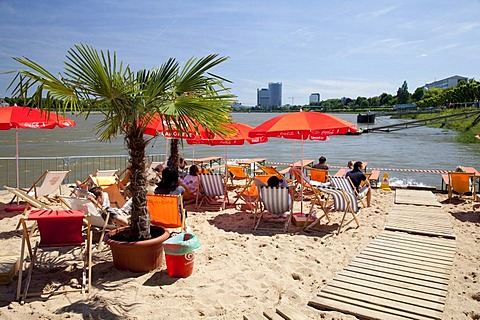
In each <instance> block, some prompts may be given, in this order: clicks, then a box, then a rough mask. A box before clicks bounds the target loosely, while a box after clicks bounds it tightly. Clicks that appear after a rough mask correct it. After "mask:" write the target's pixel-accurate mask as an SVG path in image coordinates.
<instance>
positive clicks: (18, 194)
mask: <svg viewBox="0 0 480 320" xmlns="http://www.w3.org/2000/svg"><path fill="white" fill-rule="evenodd" d="M3 187H4V188H5V189H6V190H7V191H8V192H10V193H11V194H13V195H14V197H15V198H17V199H21V200H23V201H25V202H26V203H27V204H28V205H27V206H25V209H24V210H23V215H24V216H28V210H30V209H31V208H35V209H41V210H49V209H52V207H51V206H50V205H47V204H45V203H43V202H41V201H40V200H37V199H35V197H33V196H31V195H29V194H28V193H27V192H26V191H24V190H22V189H19V188H11V187H8V186H3ZM35 226H36V224H34V225H33V226H32V228H31V231H30V236H32V235H33V233H34V232H35ZM20 227H21V222H20V221H18V223H17V227H16V228H15V230H18V229H19V228H20Z"/></svg>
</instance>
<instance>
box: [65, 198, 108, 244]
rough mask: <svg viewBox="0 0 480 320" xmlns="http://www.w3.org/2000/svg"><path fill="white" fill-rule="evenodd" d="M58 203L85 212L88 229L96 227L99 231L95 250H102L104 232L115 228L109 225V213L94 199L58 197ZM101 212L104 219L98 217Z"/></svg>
mask: <svg viewBox="0 0 480 320" xmlns="http://www.w3.org/2000/svg"><path fill="white" fill-rule="evenodd" d="M59 199H60V201H61V202H62V204H63V205H64V206H65V207H67V208H68V209H72V210H83V211H85V219H84V221H85V223H87V220H86V219H87V215H88V216H89V217H90V227H91V228H92V229H93V228H94V227H97V228H99V229H100V232H101V233H100V239H99V240H98V245H97V249H98V250H102V249H103V245H104V242H103V241H104V238H105V232H106V230H113V229H115V228H117V226H116V225H115V224H109V223H108V221H109V220H110V212H109V211H107V210H105V209H104V208H103V207H102V206H101V205H100V204H99V203H98V202H97V201H96V200H95V199H88V198H85V197H77V196H60V198H59ZM99 211H101V212H103V214H104V216H105V219H104V218H103V217H102V216H100V215H98V212H99Z"/></svg>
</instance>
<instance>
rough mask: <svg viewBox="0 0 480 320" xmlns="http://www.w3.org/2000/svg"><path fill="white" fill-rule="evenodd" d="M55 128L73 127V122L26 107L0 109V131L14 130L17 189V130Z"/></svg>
mask: <svg viewBox="0 0 480 320" xmlns="http://www.w3.org/2000/svg"><path fill="white" fill-rule="evenodd" d="M56 126H58V127H60V128H67V127H73V126H75V121H73V120H71V119H68V118H65V117H63V116H60V115H58V114H56V113H55V112H48V111H45V110H40V109H34V108H28V107H17V106H13V107H1V108H0V130H10V129H13V128H15V159H16V167H17V188H18V187H19V175H18V129H19V128H20V129H53V128H55V127H56Z"/></svg>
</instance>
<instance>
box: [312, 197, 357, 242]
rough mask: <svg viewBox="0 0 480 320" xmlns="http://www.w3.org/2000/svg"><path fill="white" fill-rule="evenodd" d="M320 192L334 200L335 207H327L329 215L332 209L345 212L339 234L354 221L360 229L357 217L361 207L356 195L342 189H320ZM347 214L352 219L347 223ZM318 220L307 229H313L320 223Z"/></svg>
mask: <svg viewBox="0 0 480 320" xmlns="http://www.w3.org/2000/svg"><path fill="white" fill-rule="evenodd" d="M320 191H321V192H324V193H326V194H328V195H329V196H330V197H332V199H333V207H325V210H326V212H327V213H328V212H329V210H330V209H334V210H336V211H340V212H343V216H342V220H341V222H340V225H339V226H338V230H337V232H338V233H340V230H341V229H342V227H345V226H347V225H348V224H350V223H351V222H352V221H355V223H356V225H357V228H358V227H360V223H359V222H358V219H357V215H358V214H359V212H360V207H359V206H358V201H357V199H356V197H355V194H353V193H348V192H346V191H345V190H342V189H334V188H331V189H328V188H320ZM347 214H351V215H352V219H350V220H348V221H347V222H345V218H346V217H347ZM317 220H318V219H317ZM317 220H316V221H314V222H313V223H311V224H310V225H309V226H308V227H307V229H309V228H310V227H313V225H315V224H316V223H318V221H317Z"/></svg>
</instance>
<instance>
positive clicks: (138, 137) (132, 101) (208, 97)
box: [10, 44, 234, 240]
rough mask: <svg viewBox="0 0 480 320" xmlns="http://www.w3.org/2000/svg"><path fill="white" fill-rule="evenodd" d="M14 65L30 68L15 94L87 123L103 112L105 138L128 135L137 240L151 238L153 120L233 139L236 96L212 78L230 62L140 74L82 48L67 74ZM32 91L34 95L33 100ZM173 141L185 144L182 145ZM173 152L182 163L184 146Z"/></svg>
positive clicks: (19, 76) (211, 60)
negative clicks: (149, 128)
mask: <svg viewBox="0 0 480 320" xmlns="http://www.w3.org/2000/svg"><path fill="white" fill-rule="evenodd" d="M14 59H15V60H16V61H17V62H19V63H20V64H21V65H23V66H24V67H26V68H25V69H22V70H19V71H15V72H16V76H15V78H14V79H13V81H12V83H11V84H10V88H13V94H14V95H15V96H17V97H19V98H24V99H25V101H26V103H28V104H29V105H30V106H33V107H39V108H43V109H45V110H49V111H57V112H64V113H65V112H67V111H73V112H76V113H79V114H84V115H85V117H88V115H89V114H90V112H91V111H93V110H101V112H102V113H103V114H104V115H105V117H104V118H103V120H101V121H100V122H99V123H98V124H97V129H98V134H99V136H100V139H101V140H102V141H109V140H110V139H111V138H113V137H116V136H117V135H123V136H124V140H125V145H126V148H127V149H128V152H129V157H130V162H131V183H130V185H129V187H128V188H129V191H130V194H131V195H132V198H133V200H132V212H131V225H130V238H131V239H134V240H142V239H149V238H150V237H151V235H150V219H149V214H148V211H147V206H146V202H147V181H146V173H145V168H146V154H145V148H146V146H147V145H148V143H149V141H150V139H146V138H145V137H144V129H145V126H146V124H147V123H148V122H149V121H150V120H151V119H152V117H153V116H154V115H155V114H160V115H161V117H162V118H163V119H164V120H165V123H166V124H167V126H168V129H169V130H173V129H174V128H173V127H175V129H176V130H178V131H179V132H180V133H182V132H183V131H185V130H186V129H187V128H188V124H189V123H192V122H194V123H196V124H198V125H199V126H202V127H204V128H208V129H210V130H211V131H212V132H213V133H217V134H220V135H222V134H225V133H228V132H226V130H225V129H224V127H223V126H222V125H221V124H222V123H229V122H231V121H230V118H229V111H230V104H231V103H233V98H234V96H233V95H232V94H231V93H230V92H229V90H228V88H226V87H225V82H229V81H228V80H226V79H224V78H222V77H220V76H217V75H215V74H212V73H210V72H209V71H210V69H212V68H213V67H215V66H217V65H219V64H220V63H222V62H224V61H225V60H226V59H227V58H226V57H219V56H218V55H215V54H212V55H208V56H205V57H203V58H200V59H197V58H191V59H190V60H188V61H187V62H186V64H185V65H184V66H183V67H180V65H179V63H178V62H177V61H176V60H175V59H173V58H170V59H168V60H167V61H166V62H165V63H164V64H162V65H161V66H160V67H158V68H155V69H151V70H146V69H142V70H138V71H136V72H134V71H133V70H131V68H130V67H129V66H128V65H124V64H123V63H122V62H119V61H117V58H116V54H115V53H114V52H113V53H110V51H106V52H104V51H97V50H96V49H94V48H93V47H91V46H88V45H83V44H80V45H75V46H74V47H73V48H71V49H70V50H69V51H68V53H67V56H66V61H65V62H64V71H63V73H60V75H58V76H54V75H53V74H52V73H50V72H49V71H48V70H47V69H46V68H44V67H42V66H41V65H40V64H38V63H36V62H34V61H32V60H30V59H28V58H25V57H24V58H14ZM29 90H33V94H32V95H31V97H30V98H28V102H27V97H29V95H28V91H29ZM195 129H196V130H197V131H198V127H196V128H195ZM172 143H173V144H176V145H177V146H178V140H177V141H173V142H172ZM172 152H177V154H176V155H173V158H175V157H176V158H178V148H172Z"/></svg>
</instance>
